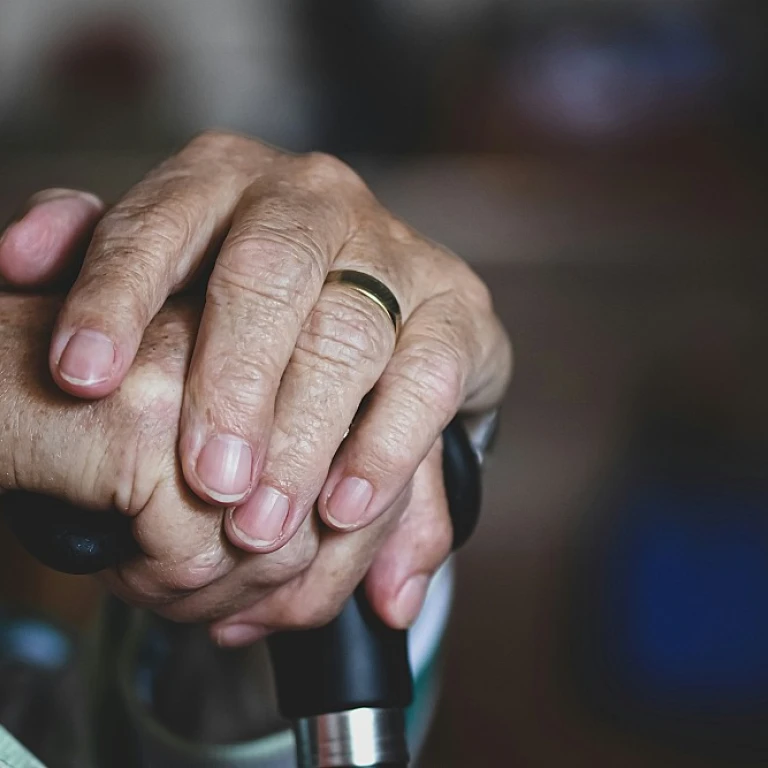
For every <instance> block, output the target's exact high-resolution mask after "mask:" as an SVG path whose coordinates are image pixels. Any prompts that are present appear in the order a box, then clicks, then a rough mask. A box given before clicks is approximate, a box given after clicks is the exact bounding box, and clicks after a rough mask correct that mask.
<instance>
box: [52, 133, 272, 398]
mask: <svg viewBox="0 0 768 768" xmlns="http://www.w3.org/2000/svg"><path fill="white" fill-rule="evenodd" d="M259 146H260V145H257V144H256V143H255V142H251V141H249V140H247V139H244V138H241V137H237V136H226V135H218V134H215V135H211V134H206V135H203V136H201V137H199V138H198V139H196V140H194V141H192V142H191V143H190V144H188V145H187V146H186V147H185V148H184V149H183V150H181V152H179V153H178V154H177V155H176V156H174V157H172V158H171V159H170V160H168V161H166V162H165V163H163V164H162V165H161V166H159V167H158V168H157V169H155V170H154V171H153V172H152V173H150V174H149V175H148V176H147V177H146V178H145V179H143V180H142V181H141V182H139V183H138V184H137V185H136V186H135V187H134V188H133V189H132V190H131V191H130V192H129V193H128V195H127V196H126V197H125V198H124V199H123V200H122V201H121V202H119V203H118V204H117V205H116V206H115V207H114V208H112V209H111V210H110V211H109V213H107V214H106V215H105V216H104V218H103V219H102V220H101V222H100V223H99V224H98V226H97V227H96V230H95V232H94V236H93V240H92V242H91V244H90V247H89V248H88V252H87V254H86V257H85V261H84V264H83V268H82V270H81V272H80V275H79V277H78V279H77V281H76V282H75V285H74V286H73V288H72V290H71V292H70V293H69V296H68V297H67V300H66V302H65V304H64V307H63V308H62V311H61V314H60V315H59V319H58V322H57V324H56V328H55V331H54V335H53V341H52V344H51V351H50V367H51V372H52V374H53V377H54V379H55V381H56V383H57V384H58V385H59V386H60V387H61V388H62V389H64V390H66V391H68V392H71V393H72V394H75V395H79V396H81V397H101V396H103V395H105V394H107V393H109V392H111V391H113V390H114V389H115V388H116V387H117V386H118V384H119V383H120V382H121V381H122V380H123V378H124V376H125V374H126V372H127V370H128V368H129V367H130V365H131V363H132V361H133V359H134V357H135V355H136V351H137V349H138V346H139V343H140V341H141V338H142V335H143V334H144V330H145V329H146V327H147V325H148V324H149V322H150V320H151V319H152V318H153V317H154V316H155V314H156V313H157V312H158V310H159V309H160V307H161V306H162V305H163V303H164V302H165V300H166V298H167V297H168V296H169V294H171V293H172V292H173V291H175V290H177V289H178V288H179V287H181V286H183V285H184V284H185V282H186V281H187V280H188V279H189V278H190V277H191V276H192V275H193V274H194V273H195V272H196V270H197V269H198V267H199V266H200V264H201V261H202V259H203V257H204V256H205V254H206V251H207V248H208V245H209V243H210V242H211V241H212V240H214V239H215V238H216V237H217V236H218V234H219V233H220V231H222V230H223V229H225V228H226V225H227V223H228V221H229V217H230V216H231V213H232V210H233V209H234V207H235V206H236V204H237V201H238V199H239V197H240V194H241V192H242V190H243V189H244V188H245V187H246V186H247V184H248V181H249V180H250V178H251V177H252V175H253V173H254V172H255V168H256V166H257V164H258V162H260V161H262V160H263V157H262V155H261V154H259V152H257V151H256V150H255V149H254V148H255V147H259ZM263 152H265V153H266V152H268V150H267V149H266V148H263Z"/></svg>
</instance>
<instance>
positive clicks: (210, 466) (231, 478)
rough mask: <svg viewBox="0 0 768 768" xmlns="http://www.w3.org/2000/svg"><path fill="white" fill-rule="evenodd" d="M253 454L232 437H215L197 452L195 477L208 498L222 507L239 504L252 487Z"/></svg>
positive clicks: (249, 448)
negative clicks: (203, 487)
mask: <svg viewBox="0 0 768 768" xmlns="http://www.w3.org/2000/svg"><path fill="white" fill-rule="evenodd" d="M252 470H253V451H252V450H251V446H250V445H248V443H246V442H245V441H244V440H242V439H240V438H239V437H235V436H234V435H216V436H215V437H212V438H211V439H210V440H209V441H208V442H207V443H206V444H205V445H204V446H203V450H202V451H200V456H198V458H197V476H198V477H199V478H200V482H201V483H202V484H203V485H204V486H205V489H206V491H207V492H208V495H209V496H210V497H211V498H212V499H213V500H214V501H218V502H221V503H222V504H233V503H234V502H236V501H240V500H241V499H242V498H244V497H245V495H246V494H247V493H248V490H249V488H250V487H251V473H252Z"/></svg>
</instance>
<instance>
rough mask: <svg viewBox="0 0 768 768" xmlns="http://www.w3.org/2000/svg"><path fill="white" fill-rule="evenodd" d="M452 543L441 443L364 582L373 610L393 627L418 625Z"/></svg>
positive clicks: (426, 463)
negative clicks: (419, 616)
mask: <svg viewBox="0 0 768 768" xmlns="http://www.w3.org/2000/svg"><path fill="white" fill-rule="evenodd" d="M452 540H453V528H452V526H451V520H450V515H449V512H448V501H447V499H446V497H445V490H444V487H443V467H442V450H441V446H440V444H439V443H438V444H436V445H435V447H434V448H433V449H432V450H431V451H430V453H429V455H428V456H427V458H426V459H425V460H424V462H423V463H422V464H421V466H420V467H419V469H418V470H417V471H416V475H415V476H414V479H413V495H412V497H411V502H410V504H409V505H408V508H407V509H406V511H405V513H404V515H403V518H402V520H401V521H400V523H399V524H398V526H397V528H396V529H395V531H394V533H392V535H391V536H390V537H389V539H387V541H386V542H385V543H384V545H383V546H382V548H381V550H380V551H379V553H378V554H377V555H376V559H375V560H374V561H373V564H372V565H371V568H370V570H369V571H368V573H367V575H366V577H365V586H366V594H367V595H368V600H369V601H370V603H371V606H372V607H373V609H374V610H375V611H376V613H377V614H378V615H379V616H380V617H381V618H382V619H383V620H384V621H385V622H386V623H387V624H389V625H390V626H391V627H394V628H396V629H406V628H407V627H410V626H411V624H413V622H414V621H415V620H416V618H417V616H418V615H419V611H420V610H421V607H422V605H423V603H424V599H425V597H426V595H427V590H428V588H429V583H430V580H431V578H432V576H433V575H434V573H435V572H436V571H437V569H438V568H439V567H440V566H441V565H442V564H443V562H444V561H445V559H446V558H447V557H448V555H449V554H450V552H451V544H452Z"/></svg>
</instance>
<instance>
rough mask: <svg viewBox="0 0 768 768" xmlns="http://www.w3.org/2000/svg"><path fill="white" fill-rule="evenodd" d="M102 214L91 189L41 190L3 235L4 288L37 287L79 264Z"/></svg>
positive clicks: (0, 267) (0, 273)
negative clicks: (82, 190) (83, 190)
mask: <svg viewBox="0 0 768 768" xmlns="http://www.w3.org/2000/svg"><path fill="white" fill-rule="evenodd" d="M103 213H104V203H103V202H102V201H101V200H100V199H99V198H98V197H95V196H94V195H92V194H90V193H88V192H81V191H78V190H73V189H46V190H43V191H42V192H37V193H36V194H35V195H33V196H32V197H31V198H30V199H29V200H28V201H27V202H26V204H25V206H24V208H23V209H22V213H21V215H20V216H19V217H17V218H16V220H14V221H12V222H11V224H9V225H8V227H6V229H5V231H4V232H3V233H2V235H0V287H3V285H5V286H6V287H11V288H27V287H39V286H41V285H45V284H47V283H50V282H51V281H52V280H56V279H59V278H61V277H63V276H64V275H65V274H66V273H67V272H68V271H73V270H74V269H76V267H77V266H78V262H79V257H80V256H81V255H82V252H83V249H84V246H85V245H86V244H87V241H88V240H89V239H90V236H91V233H92V232H93V228H94V227H95V226H96V224H97V223H98V221H99V219H100V218H101V216H102V214H103Z"/></svg>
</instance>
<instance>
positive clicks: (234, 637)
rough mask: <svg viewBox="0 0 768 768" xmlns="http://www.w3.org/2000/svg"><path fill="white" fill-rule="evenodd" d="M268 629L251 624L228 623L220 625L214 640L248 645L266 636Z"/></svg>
mask: <svg viewBox="0 0 768 768" xmlns="http://www.w3.org/2000/svg"><path fill="white" fill-rule="evenodd" d="M268 634H269V630H268V629H267V628H266V627H259V626H255V625H253V624H230V625H229V626H226V627H222V628H221V629H220V630H219V631H218V632H217V633H216V642H217V643H218V644H219V645H229V646H238V645H249V644H250V643H255V642H256V641H257V640H261V638H263V637H266V636H267V635H268Z"/></svg>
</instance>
